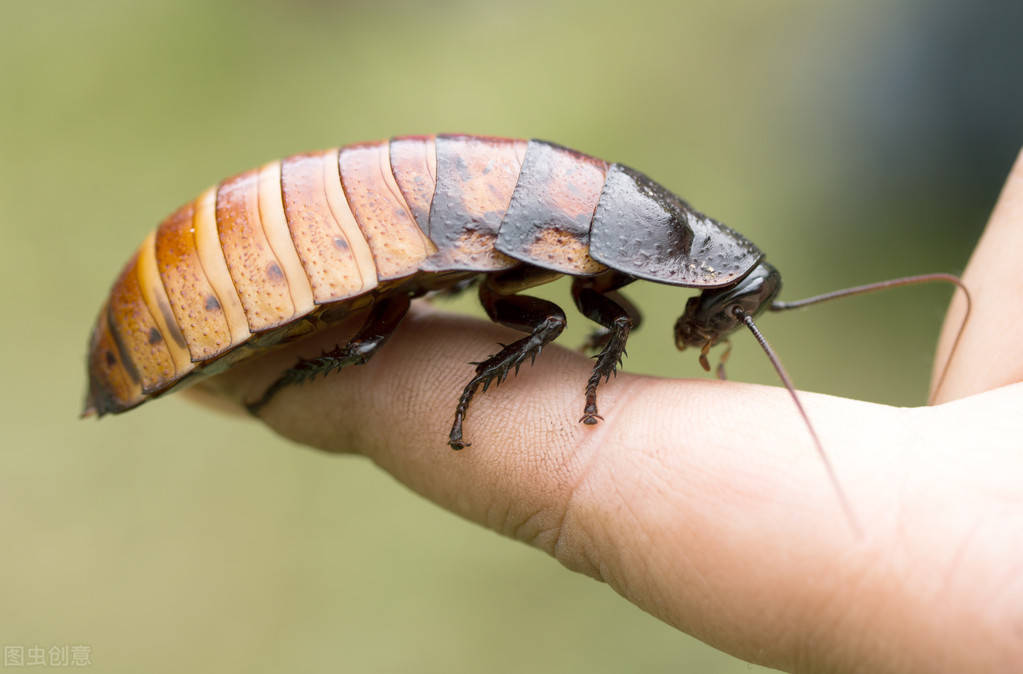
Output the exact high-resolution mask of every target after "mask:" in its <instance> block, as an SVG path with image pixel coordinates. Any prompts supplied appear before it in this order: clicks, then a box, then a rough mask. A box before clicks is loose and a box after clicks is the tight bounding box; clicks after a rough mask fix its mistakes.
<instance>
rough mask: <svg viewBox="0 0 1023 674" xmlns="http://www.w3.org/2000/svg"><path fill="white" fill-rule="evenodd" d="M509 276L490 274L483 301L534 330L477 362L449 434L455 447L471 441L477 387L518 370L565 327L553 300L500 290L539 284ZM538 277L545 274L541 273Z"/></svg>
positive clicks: (499, 317)
mask: <svg viewBox="0 0 1023 674" xmlns="http://www.w3.org/2000/svg"><path fill="white" fill-rule="evenodd" d="M511 271H513V272H515V275H513V276H515V277H516V278H517V277H520V276H522V271H521V270H519V269H516V270H511ZM541 273H542V274H545V275H546V274H548V273H547V272H541ZM509 278H510V277H509V276H504V275H502V274H497V275H495V276H491V277H488V278H487V280H486V281H484V283H483V284H482V285H481V286H480V302H481V303H482V304H483V308H484V309H486V311H487V315H489V316H490V318H491V320H493V321H495V322H497V323H500V324H501V325H504V326H507V327H509V328H512V329H514V330H521V331H522V332H528V333H530V334H529V336H527V337H523V338H522V339H519V340H517V341H515V342H512V343H511V344H508V345H503V348H502V349H501V350H500V351H498V352H497V353H495V354H493V355H492V356H490V357H489V358H487V359H486V360H484V361H483V362H481V363H476V376H475V377H473V378H472V379H471V380H470V381H469V383H468V384H466V386H465V389H464V390H463V391H462V396H461V397H460V398H459V400H458V407H457V408H456V409H455V421H454V423H453V424H452V425H451V433H450V435H449V436H448V444H449V445H451V448H452V449H463V448H465V447H468V446H469V444H470V443H468V442H465V440H464V439H463V438H462V423H463V422H464V421H465V414H466V412H467V410H468V409H469V402H470V401H472V398H473V396H474V395H476V391H477V390H478V389H479V388H480V387H481V386H482V387H483V390H484V391H486V390H487V389H488V388H490V384H492V383H494V384H495V385H497V384H500V383H501V382H502V381H504V380H505V379H506V378H507V377H508V373H509V372H510V371H511V370H512V368H514V369H515V372H516V373H518V371H519V367H520V366H521V365H522V363H523V362H525V360H526V359H527V358H529V359H530V362H533V361H535V360H536V357H537V356H538V355H539V354H540V352H541V351H542V350H543V347H544V346H546V345H547V344H549V343H550V342H552V341H554V340H555V339H556V338H557V336H558V335H560V334H561V331H562V330H564V329H565V322H566V321H565V312H564V311H562V310H561V307H559V306H558V305H556V304H554V303H553V302H548V301H547V300H542V299H539V298H536V297H529V296H527V295H515V294H504V293H502V292H499V290H498V289H500V290H505V289H508V290H510V291H511V292H512V293H514V292H515V290H518V289H523V288H527V287H531V285H535V283H530V279H528V278H526V279H517V281H516V282H515V283H512V282H510V281H509V280H508V279H509ZM536 278H541V276H540V275H538V276H537V277H536ZM491 279H493V280H491Z"/></svg>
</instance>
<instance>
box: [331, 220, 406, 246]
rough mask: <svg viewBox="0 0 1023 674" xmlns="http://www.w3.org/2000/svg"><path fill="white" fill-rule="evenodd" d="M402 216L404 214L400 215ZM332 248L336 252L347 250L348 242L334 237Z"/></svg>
mask: <svg viewBox="0 0 1023 674" xmlns="http://www.w3.org/2000/svg"><path fill="white" fill-rule="evenodd" d="M402 215H404V213H402ZM334 247H335V248H337V249H338V250H348V241H346V240H345V239H344V237H341V236H335V237H334Z"/></svg>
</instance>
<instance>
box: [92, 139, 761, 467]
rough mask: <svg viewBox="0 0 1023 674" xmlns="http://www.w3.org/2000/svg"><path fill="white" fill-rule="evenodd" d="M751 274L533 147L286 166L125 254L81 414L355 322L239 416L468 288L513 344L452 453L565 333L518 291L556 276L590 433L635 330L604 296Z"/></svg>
mask: <svg viewBox="0 0 1023 674" xmlns="http://www.w3.org/2000/svg"><path fill="white" fill-rule="evenodd" d="M762 257H763V255H762V254H761V253H760V251H759V250H758V249H757V248H756V247H755V246H754V245H753V244H752V243H750V242H749V241H747V240H746V239H745V238H743V237H742V236H741V235H739V234H737V233H736V232H734V231H732V230H731V229H729V228H727V227H725V226H724V225H722V224H720V223H718V222H716V221H714V220H712V219H711V218H708V217H706V216H705V215H703V214H701V213H699V212H697V211H695V210H694V209H692V208H691V207H690V206H689V205H688V204H686V202H684V201H683V200H681V199H679V198H678V197H677V196H675V195H674V194H672V193H671V192H669V191H668V190H666V189H665V188H663V187H661V186H660V185H658V184H657V183H655V182H654V181H652V180H650V179H649V178H647V177H646V176H645V175H643V174H642V173H639V172H637V171H634V170H633V169H630V168H628V167H626V166H623V165H620V164H609V163H607V162H605V161H603V160H601V159H597V158H594V157H590V156H587V155H585V154H582V153H579V152H576V151H574V150H569V149H567V148H564V147H561V146H558V145H555V144H553V143H548V142H544V141H538V140H531V141H525V140H515V139H505V138H492V137H485V136H468V135H438V136H404V137H397V138H393V139H391V140H390V141H380V142H373V143H363V144H357V145H349V146H345V147H342V148H339V149H332V150H326V151H323V152H314V153H308V154H300V155H295V156H292V157H288V158H286V159H284V160H281V161H277V162H271V163H268V164H265V165H264V166H261V167H259V168H257V169H253V170H251V171H247V172H245V173H242V174H240V175H237V176H235V177H233V178H229V179H227V180H224V181H223V182H221V183H220V184H218V185H216V186H214V187H211V188H210V189H208V190H206V191H205V192H203V193H202V194H200V195H199V196H198V197H197V198H196V199H195V200H194V201H192V202H190V203H188V204H186V205H185V206H182V207H181V208H180V209H178V210H177V211H176V212H174V213H173V214H171V215H170V216H169V217H168V218H167V219H166V220H164V221H163V222H162V223H161V224H160V225H159V227H157V229H156V231H154V232H152V233H151V234H150V235H149V236H148V237H147V238H146V239H145V240H144V241H143V243H142V246H141V247H140V248H139V249H138V251H137V252H136V253H135V255H134V256H133V257H132V258H131V260H130V261H129V262H128V264H127V265H126V266H125V268H124V270H123V271H122V272H121V275H120V276H119V277H118V278H117V280H116V281H115V283H114V286H113V288H112V289H111V292H110V295H109V297H108V298H107V300H106V303H105V304H104V306H103V308H102V309H101V311H100V314H99V317H98V319H97V321H96V325H95V327H94V328H93V332H92V337H91V339H90V345H89V356H88V371H89V390H88V394H87V399H86V404H85V414H86V415H91V414H96V415H104V414H108V413H117V412H123V411H125V410H128V409H130V408H132V407H135V406H137V405H139V404H140V403H142V402H145V401H146V400H148V399H150V398H153V397H155V396H158V395H161V394H163V393H166V392H168V391H170V390H172V389H175V388H177V387H179V386H181V385H183V384H186V383H190V382H192V381H194V380H195V379H196V378H197V377H199V376H201V375H208V374H212V373H215V372H218V371H221V370H223V369H224V368H226V367H228V366H229V365H231V364H232V363H234V362H237V361H238V360H240V359H242V358H245V357H247V356H249V355H252V354H254V353H258V352H259V351H261V350H265V349H266V348H268V347H270V346H272V345H275V344H279V343H282V342H285V341H289V340H293V339H295V338H298V337H300V336H302V335H305V334H308V333H310V332H313V331H315V330H317V329H319V328H321V327H322V326H324V325H326V324H329V323H331V322H333V321H336V320H338V319H340V318H343V317H344V316H346V315H348V314H350V313H352V312H353V311H356V310H360V309H364V308H366V307H367V306H371V307H372V308H371V309H370V311H369V318H368V319H367V322H366V324H365V326H364V327H363V329H362V330H361V331H360V332H359V333H358V334H357V335H356V337H355V338H353V340H352V341H351V342H350V343H349V344H346V345H338V347H337V348H336V349H334V350H333V351H331V352H329V353H325V354H324V355H323V356H322V357H320V358H315V359H310V360H303V361H300V362H299V363H297V364H296V365H295V366H294V367H293V368H291V369H289V370H288V371H286V372H285V373H283V374H282V376H281V378H280V379H279V380H278V381H277V382H276V383H275V384H273V385H272V386H271V387H270V389H269V390H267V392H266V393H265V394H264V395H263V396H262V398H261V399H260V400H256V401H252V402H251V404H250V409H252V410H253V411H256V412H258V410H259V409H260V408H261V407H262V406H264V405H266V404H268V403H269V402H270V401H271V400H272V399H273V397H274V395H276V393H277V392H278V391H280V390H281V389H283V388H285V387H287V386H289V385H292V384H295V383H298V382H301V381H303V380H305V379H308V378H310V377H312V376H315V375H316V374H319V373H320V372H326V371H330V370H333V369H338V368H341V367H344V366H345V365H353V364H360V363H363V362H365V361H366V360H367V359H368V358H370V357H371V356H372V354H373V352H374V351H375V350H376V349H377V348H378V347H380V346H381V345H382V344H383V343H384V342H385V341H386V339H387V337H388V336H389V334H390V333H391V331H393V330H394V328H395V327H396V326H397V324H398V323H399V322H400V320H401V318H402V317H403V316H404V314H405V311H406V310H407V308H408V304H409V299H410V298H413V297H416V296H420V295H423V294H425V293H427V292H430V291H434V290H442V289H446V288H453V287H459V286H461V285H462V284H464V283H466V281H467V280H469V279H472V278H474V277H477V276H479V277H481V279H482V282H481V284H480V299H481V301H482V303H483V306H484V308H485V309H486V311H487V313H488V315H489V316H490V317H491V318H492V319H493V320H495V321H498V322H500V323H502V324H505V325H508V326H510V327H513V328H515V329H518V330H521V331H523V332H525V333H528V335H527V336H526V337H524V338H523V339H521V340H519V341H517V342H515V343H513V344H510V345H507V346H505V347H503V348H502V350H501V351H499V352H498V353H496V354H494V355H492V356H491V357H490V358H488V359H486V360H484V361H483V362H482V363H480V364H479V365H478V366H477V371H476V376H475V377H474V378H473V379H472V380H471V381H470V382H469V383H468V385H467V386H466V388H465V390H464V392H463V394H462V397H461V400H460V402H459V405H458V408H457V410H456V421H455V426H454V427H453V429H452V433H451V437H450V444H451V445H452V446H453V447H455V448H460V447H462V446H464V445H465V444H466V443H464V441H463V440H462V435H461V424H462V419H463V418H464V416H465V414H466V411H467V409H468V405H469V401H470V400H471V399H472V397H473V395H474V394H475V393H476V391H477V390H478V389H479V388H481V387H482V388H483V389H486V388H487V387H488V386H489V385H490V384H491V383H492V382H495V381H496V382H500V381H501V380H502V379H504V377H506V376H507V375H508V373H509V371H510V370H512V369H518V367H519V366H520V365H521V364H522V363H523V362H524V361H526V360H531V359H533V358H535V357H536V355H537V354H538V353H539V352H540V351H541V350H542V348H543V347H544V345H546V344H547V343H549V342H550V341H552V340H553V339H555V338H556V337H557V336H558V334H560V332H561V330H562V328H563V327H564V324H565V316H564V313H563V312H562V310H561V309H560V308H559V307H557V306H556V305H554V304H552V303H550V302H547V301H544V300H540V299H537V298H533V297H529V296H528V295H524V294H521V291H523V290H526V289H528V288H529V287H531V286H535V285H537V284H539V283H544V282H547V281H549V280H551V279H553V278H555V277H557V276H559V275H562V274H567V275H570V276H573V277H575V281H574V284H573V290H572V295H573V298H574V300H575V303H576V305H577V307H578V308H579V309H580V310H581V311H582V312H583V314H585V315H586V316H587V317H589V318H590V319H592V320H594V321H596V322H597V323H598V324H599V325H600V326H601V329H600V330H599V331H598V332H597V333H595V334H594V337H593V338H592V339H591V343H590V345H591V346H592V347H594V348H595V349H598V350H599V351H600V353H599V354H598V357H597V363H596V366H595V368H594V372H593V376H592V377H591V379H590V381H589V382H588V383H587V385H586V388H585V397H586V403H585V406H584V415H583V418H582V421H584V422H586V423H596V422H597V421H598V420H599V419H600V418H601V417H600V416H599V414H598V413H597V406H596V391H597V387H598V385H599V384H600V382H601V380H602V379H606V378H607V377H609V376H610V375H611V374H612V373H613V372H614V370H615V368H616V367H617V365H618V363H619V361H620V359H621V357H622V355H623V353H624V349H625V342H626V340H627V338H628V334H629V332H630V331H631V330H632V329H634V328H635V327H636V326H637V325H638V323H639V320H640V319H639V313H638V311H636V309H635V307H633V306H632V305H631V304H630V303H629V302H628V301H627V300H626V299H625V298H624V297H622V296H621V295H620V294H618V292H617V291H618V290H619V289H620V288H622V287H623V286H625V285H626V284H628V283H631V282H632V281H634V280H636V279H647V280H651V281H656V282H660V283H666V284H671V285H676V286H685V287H693V288H700V289H720V288H731V287H733V286H736V284H738V283H739V282H740V281H741V280H742V279H744V278H746V277H747V276H748V275H749V274H750V272H751V271H752V270H753V269H754V268H757V267H760V268H764V267H765V265H764V264H763V263H761V259H762ZM761 276H764V275H763V274H761ZM776 276H777V274H776V273H775V274H774V277H776ZM772 278H773V277H772ZM777 286H778V283H777V281H774V282H773V285H772V286H771V287H770V288H768V289H767V291H764V290H763V288H761V289H759V290H758V291H757V292H758V293H759V296H758V300H757V303H756V304H755V306H752V307H748V309H749V310H750V311H751V312H752V311H756V310H759V307H760V305H762V304H764V303H765V302H767V301H769V300H770V298H772V297H773V296H774V294H775V293H776V292H777ZM701 320H704V322H706V318H704V319H701ZM726 322H727V321H726ZM735 326H736V323H735V321H732V324H730V325H728V326H718V327H713V326H709V327H707V326H705V327H703V328H701V327H699V326H697V325H695V324H694V323H693V321H692V320H690V321H689V322H688V324H687V325H686V326H683V327H680V328H679V329H678V330H683V328H684V330H685V334H684V335H683V336H682V337H679V338H678V339H679V346H680V347H684V346H687V345H697V346H704V347H705V350H706V348H709V346H710V345H711V344H712V343H714V342H716V341H717V339H718V337H719V336H720V334H718V333H720V332H721V331H722V330H725V331H729V330H731V329H734V328H735ZM715 331H716V332H715ZM678 334H679V335H682V333H681V332H679V333H678Z"/></svg>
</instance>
